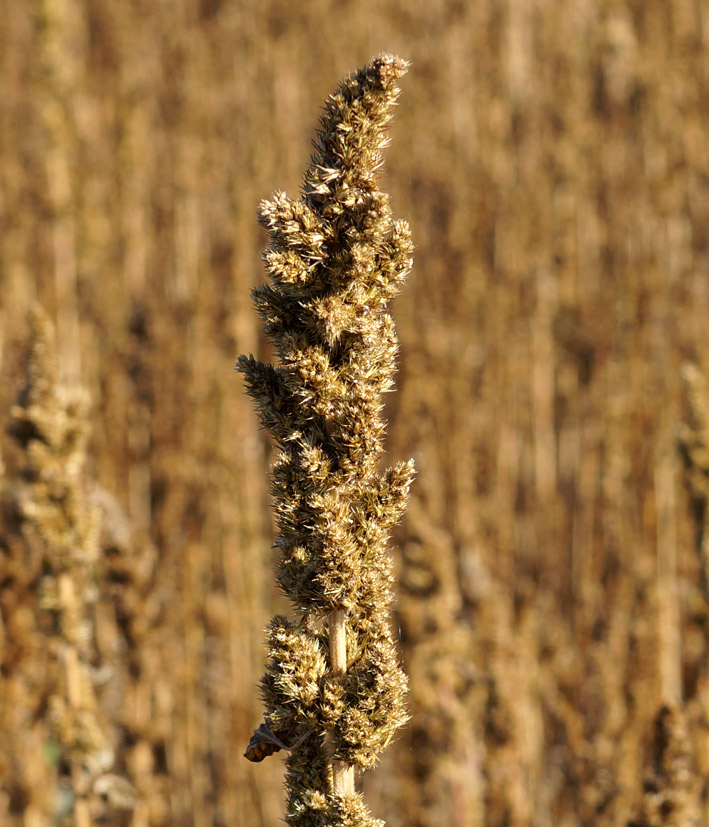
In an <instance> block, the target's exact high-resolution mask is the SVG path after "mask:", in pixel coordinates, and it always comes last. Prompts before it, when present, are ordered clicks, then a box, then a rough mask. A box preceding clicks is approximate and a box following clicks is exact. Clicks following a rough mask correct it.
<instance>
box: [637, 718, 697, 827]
mask: <svg viewBox="0 0 709 827" xmlns="http://www.w3.org/2000/svg"><path fill="white" fill-rule="evenodd" d="M701 788H702V783H701V781H700V777H699V774H698V772H697V767H696V764H695V761H694V758H693V756H692V746H691V739H690V737H689V732H688V730H687V719H686V715H685V714H684V712H683V711H682V710H680V709H673V708H672V707H669V706H663V707H662V708H661V709H660V711H659V712H658V713H657V717H656V719H655V732H654V738H653V744H652V771H651V773H650V774H649V775H648V778H647V779H646V781H645V784H644V789H643V800H642V805H641V808H640V816H639V818H638V819H637V820H636V821H631V822H628V827H700V825H702V824H704V823H705V822H704V820H703V819H702V817H701V813H700V806H699V802H700V794H701Z"/></svg>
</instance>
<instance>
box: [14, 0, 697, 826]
mask: <svg viewBox="0 0 709 827" xmlns="http://www.w3.org/2000/svg"><path fill="white" fill-rule="evenodd" d="M380 51H392V52H395V53H397V54H399V55H401V56H402V57H405V58H407V59H408V60H410V61H412V67H411V69H410V71H409V74H408V75H407V76H406V77H405V78H404V80H403V83H402V86H403V90H404V91H403V94H402V96H401V101H400V104H399V106H398V108H397V112H396V115H395V119H394V122H393V126H392V129H391V147H390V149H389V150H388V151H387V155H386V159H385V166H386V171H385V174H384V182H383V185H384V187H385V188H386V189H388V191H389V192H390V193H391V195H392V200H393V207H394V214H395V216H397V217H402V218H406V219H408V220H409V222H410V224H411V227H412V231H413V235H414V241H415V243H416V245H417V251H416V258H415V267H414V272H413V274H412V276H411V277H410V280H409V283H408V286H407V288H406V289H405V291H404V292H403V293H402V296H401V297H400V298H399V299H398V300H397V302H396V304H395V308H394V314H395V318H396V322H397V328H398V332H399V337H400V342H401V355H400V372H399V375H398V381H397V392H396V393H395V394H392V395H391V396H390V398H389V399H388V415H389V422H390V427H389V438H388V450H389V454H390V457H389V459H390V460H391V461H395V460H399V459H406V458H408V457H409V456H411V455H413V457H414V458H415V460H416V463H417V466H418V469H419V476H418V479H417V481H416V483H415V485H414V490H413V498H412V503H411V507H410V512H409V515H408V518H407V521H406V524H405V525H404V526H403V527H402V528H401V530H400V531H399V534H398V536H397V537H396V542H395V543H394V548H393V553H394V555H395V559H396V563H397V568H398V572H399V578H400V579H399V596H398V603H397V607H396V611H397V615H396V623H397V626H398V633H399V637H400V645H401V654H402V657H403V659H404V661H405V663H406V666H407V669H408V671H409V675H410V680H411V696H410V705H411V715H412V721H411V724H410V725H409V727H408V728H407V729H406V730H404V732H403V734H402V735H401V737H400V738H399V739H398V741H397V742H396V743H395V744H393V745H392V746H391V747H390V749H389V751H388V753H387V755H386V758H385V760H384V762H383V764H382V766H381V767H380V768H379V769H378V770H376V771H375V772H372V773H370V774H368V775H367V776H365V777H364V779H363V780H362V782H361V783H362V784H363V787H364V789H365V793H366V797H367V800H368V803H369V805H370V806H371V808H372V810H373V811H374V812H375V813H376V815H377V816H379V817H383V818H386V820H387V824H388V825H390V827H404V825H407V827H434V826H435V827H438V825H442V824H446V825H455V826H456V827H483V826H485V827H502V826H503V825H509V826H510V827H532V826H534V827H547V825H548V826H549V827H551V825H554V826H555V827H560V826H561V827H581V826H582V825H588V827H590V826H591V825H594V826H595V825H623V826H625V825H627V824H631V823H632V824H635V825H642V826H643V827H649V825H670V824H676V825H702V824H709V803H708V802H707V781H706V779H707V778H709V674H708V658H707V652H708V646H707V643H708V639H709V638H708V634H709V603H708V597H709V594H708V590H707V572H708V571H709V566H708V565H707V560H709V555H708V554H707V551H706V546H705V545H703V540H704V536H703V525H704V515H705V512H706V490H707V488H706V480H707V469H709V459H707V457H709V440H708V439H707V435H709V419H706V418H703V415H704V414H703V411H706V410H709V397H707V394H706V389H705V388H703V386H702V383H701V375H702V373H701V372H702V371H704V370H706V369H708V368H709V340H708V338H707V319H708V313H709V270H708V268H709V139H708V136H709V107H708V106H707V100H708V99H709V98H708V93H709V5H707V4H706V3H704V2H702V0H673V2H671V3H667V2H666V0H470V2H464V0H425V1H424V0H407V2H403V1H402V2H395V1H394V0H383V2H371V1H370V0H362V1H361V2H354V0H309V2H303V3H292V2H287V0H258V2H257V1H256V0H241V1H240V0H27V2H12V0H10V2H8V3H7V4H6V5H5V8H4V11H3V14H2V15H0V100H2V105H0V369H1V371H2V382H0V410H2V411H6V412H7V421H8V422H9V421H10V411H11V409H12V407H13V405H14V403H15V401H16V400H17V398H18V394H19V393H20V390H21V388H22V387H23V386H24V385H25V382H26V379H25V374H26V369H27V358H26V354H27V348H28V341H29V336H30V332H29V331H30V327H29V324H28V311H29V310H30V308H31V307H32V306H33V305H34V304H35V302H39V303H40V304H41V305H42V306H43V307H44V308H45V310H46V311H47V313H48V315H49V317H50V318H51V319H52V321H53V323H54V325H55V327H56V333H57V352H56V364H57V371H58V374H57V381H58V382H59V383H60V384H61V385H63V386H65V387H68V388H74V387H78V386H81V387H83V388H85V389H86V390H87V391H88V393H89V395H90V398H91V400H92V406H91V409H90V413H89V414H88V423H87V425H88V427H89V428H90V437H89V447H88V452H87V456H86V464H85V478H86V481H85V483H84V485H85V487H86V490H88V489H89V488H90V489H91V491H93V494H92V495H91V496H92V497H93V498H94V499H93V500H92V501H94V502H96V501H98V500H100V502H101V503H102V506H101V514H102V519H103V529H102V535H101V541H100V554H99V557H98V559H97V560H96V561H95V564H94V573H93V575H92V576H93V577H94V579H95V584H94V585H95V588H94V591H93V593H92V594H91V595H90V594H89V592H88V591H87V592H86V600H85V605H84V609H83V611H84V614H85V618H84V620H85V623H86V624H88V625H87V628H89V629H90V634H88V635H87V636H85V639H84V642H83V644H82V646H83V647H84V649H83V652H84V655H83V657H85V658H87V659H88V661H90V665H91V667H92V669H93V673H92V674H95V676H98V677H95V680H94V683H95V686H94V689H93V691H94V694H95V696H96V699H97V705H98V711H97V715H98V719H99V720H100V721H101V727H102V731H103V732H104V733H105V734H106V737H107V738H108V740H109V741H110V743H111V744H112V749H113V754H114V760H113V764H112V767H111V772H112V773H113V774H114V775H115V777H116V778H121V779H124V780H125V781H126V782H127V784H129V785H130V787H131V788H132V790H133V793H131V795H129V796H128V798H129V799H130V801H129V803H128V805H126V804H125V802H123V803H121V801H119V800H118V797H117V796H113V797H112V796H111V795H107V794H106V793H105V791H103V793H102V789H103V788H100V787H99V786H97V785H96V784H94V787H93V788H90V789H89V787H90V785H91V784H92V783H93V781H91V779H89V782H87V783H88V785H89V787H87V790H88V791H87V790H84V793H82V794H84V795H85V796H86V797H87V798H88V800H89V805H90V806H89V811H90V813H91V816H90V818H91V821H92V822H95V823H102V824H107V825H128V824H131V825H135V827H148V825H150V827H153V825H155V827H158V826H160V827H161V826H162V825H165V827H167V826H168V825H170V826H171V827H182V826H183V825H184V827H188V825H190V826H191V825H196V827H206V826H207V825H214V826H215V827H221V825H224V826H225V827H226V825H243V827H262V825H263V827H266V826H267V825H268V826H269V827H270V825H275V824H278V823H280V821H279V819H281V818H282V816H283V811H282V798H283V796H282V791H281V775H282V765H281V764H282V762H281V759H280V757H279V756H276V757H273V758H269V759H268V760H267V761H265V762H264V763H263V764H259V765H252V764H249V763H248V762H247V761H246V760H245V759H244V758H243V757H242V753H243V751H244V749H245V747H246V744H247V742H248V739H249V736H250V734H251V732H252V731H253V729H254V727H256V726H257V725H258V723H259V722H260V720H261V716H262V710H261V704H260V700H259V691H258V685H257V684H258V680H259V677H260V675H261V673H262V669H263V659H264V647H263V629H264V627H265V626H266V624H267V623H268V621H269V619H270V617H271V615H272V614H273V612H274V611H276V610H283V609H284V608H285V607H284V602H283V598H282V597H280V596H279V595H278V594H277V593H276V590H275V587H274V585H273V573H272V562H273V553H274V552H273V551H272V550H271V538H272V525H271V512H270V504H269V495H268V476H267V472H268V467H269V462H270V457H271V448H270V446H269V444H268V441H267V438H266V436H265V434H264V433H263V432H262V431H259V430H258V426H257V422H256V417H255V415H254V413H253V411H252V410H251V405H250V402H249V401H248V399H247V398H246V396H245V394H244V392H243V387H242V383H241V381H240V379H239V377H238V376H237V375H236V374H235V373H233V371H232V366H233V363H234V360H235V358H236V356H237V355H238V354H239V353H249V352H253V353H254V354H256V355H258V356H260V357H262V358H270V353H269V349H268V345H267V343H266V342H265V341H264V340H263V339H262V336H261V333H260V329H259V322H258V318H257V315H256V313H255V311H254V310H253V308H252V305H251V301H250V297H249V291H250V290H251V288H252V287H253V286H254V285H255V284H257V283H260V282H262V281H263V280H264V278H265V276H264V271H263V268H262V265H261V262H260V253H261V251H262V249H263V248H264V246H265V243H266V238H265V233H264V232H263V231H262V230H260V229H259V228H258V227H257V225H256V220H255V215H256V206H257V204H258V202H259V200H260V199H261V198H264V197H268V196H269V195H270V194H271V192H272V191H273V190H276V189H283V190H285V191H287V192H288V193H290V194H291V195H296V194H297V192H298V189H299V187H300V183H301V176H302V174H303V172H304V170H305V167H306V164H307V161H308V158H309V149H310V143H309V142H310V140H311V139H312V137H313V133H314V129H315V126H316V123H317V117H318V112H319V106H320V104H321V102H322V99H323V98H324V97H325V96H326V95H327V94H328V93H329V92H330V91H332V90H333V89H334V87H335V85H336V83H337V81H338V80H339V79H340V78H342V77H343V76H344V75H345V74H347V73H349V72H350V71H353V70H354V69H356V68H357V67H358V66H360V65H362V64H363V63H365V62H367V61H368V60H369V59H370V58H371V57H372V56H373V55H375V54H377V53H378V52H380ZM687 362H692V363H695V364H696V365H697V366H698V367H699V371H700V372H699V373H697V372H696V371H693V370H691V369H690V370H688V371H687V370H685V373H684V375H685V376H686V377H688V378H687V379H686V380H683V373H682V367H683V365H684V364H685V363H687ZM687 382H689V384H690V386H691V388H694V392H693V394H690V397H689V398H688V396H687V393H686V387H685V385H686V384H687ZM690 402H691V404H690ZM703 405H706V407H705V408H703ZM683 423H685V424H684V425H683ZM703 429H704V430H703ZM680 437H681V438H682V440H683V441H682V440H681V439H680ZM682 445H684V449H683V450H680V449H681V447H682ZM21 453H22V451H21V450H19V451H18V446H17V444H16V443H14V442H13V440H12V439H11V438H10V436H7V437H6V438H5V440H4V443H3V450H2V457H3V465H4V490H5V508H4V512H3V513H4V517H3V525H2V531H3V539H2V541H1V542H0V741H1V742H2V743H0V823H2V824H3V825H5V824H7V825H9V827H17V826H18V825H28V827H35V825H37V826H39V825H44V824H51V823H59V821H61V818H62V815H61V813H62V812H67V813H70V811H71V800H72V798H71V796H72V784H73V785H74V787H75V786H76V784H77V783H78V782H77V777H78V776H77V775H76V772H75V771H76V769H77V767H76V759H72V760H69V759H67V758H66V757H62V756H61V749H60V750H58V751H57V750H56V749H55V750H53V749H52V747H53V746H56V739H55V738H54V736H52V730H51V727H49V724H48V723H47V722H48V719H49V718H50V717H51V716H50V715H49V713H48V708H49V707H50V706H51V704H50V702H49V698H50V697H51V694H52V692H53V691H55V690H56V678H55V677H53V676H55V671H54V670H55V666H56V661H57V659H58V658H60V657H61V652H59V654H58V650H57V649H56V647H55V648H52V646H48V644H47V636H48V632H47V627H46V622H44V621H43V619H42V618H43V617H44V615H43V613H46V601H45V603H44V604H43V602H42V589H41V584H42V580H43V577H45V576H46V564H45V563H43V562H42V559H43V558H42V555H41V552H38V551H37V549H36V544H34V545H33V543H32V542H31V541H30V540H31V538H30V534H31V531H29V529H27V527H26V526H25V523H26V519H25V518H19V517H18V512H17V509H15V511H13V508H12V507H10V506H11V504H12V502H15V501H16V500H17V496H18V495H17V485H18V480H20V479H21V476H22V470H21V469H22V467H23V466H22V460H21V458H20V456H19V455H20V454H21ZM683 457H684V459H683ZM689 472H691V473H689ZM13 497H14V498H15V499H14V500H13ZM97 498H98V499H97ZM8 503H10V505H8ZM23 520H24V522H23ZM23 526H24V527H23ZM28 538H29V539H28ZM103 769H105V767H104V768H103ZM101 771H103V770H101ZM91 777H92V778H94V776H91ZM94 780H95V778H94ZM62 790H63V791H64V792H65V795H64V798H62V796H61V795H60V793H61V792H62ZM73 793H74V794H77V791H76V789H74V790H73ZM62 801H64V802H65V803H64V804H61V802H62ZM66 801H68V802H69V803H68V804H67V803H66ZM58 802H59V803H58ZM62 807H63V808H64V809H63V810H62ZM66 818H68V819H69V821H68V823H72V822H71V818H72V817H71V815H70V814H69V815H66ZM53 820H54V821H53Z"/></svg>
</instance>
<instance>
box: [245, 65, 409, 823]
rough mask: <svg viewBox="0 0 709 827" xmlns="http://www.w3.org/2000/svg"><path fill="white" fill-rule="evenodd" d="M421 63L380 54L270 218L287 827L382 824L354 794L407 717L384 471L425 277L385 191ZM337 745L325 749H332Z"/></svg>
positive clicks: (346, 84)
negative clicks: (406, 308) (391, 305)
mask: <svg viewBox="0 0 709 827" xmlns="http://www.w3.org/2000/svg"><path fill="white" fill-rule="evenodd" d="M406 67H407V64H406V62H405V61H403V60H401V59H399V58H397V57H394V56H392V55H387V54H384V55H381V56H379V57H378V58H376V59H375V60H373V61H372V62H371V63H370V64H368V65H367V66H365V67H364V68H362V69H360V70H359V71H358V72H356V73H354V74H353V75H351V76H350V77H348V78H347V79H346V80H345V81H343V82H342V83H341V84H340V86H339V87H338V89H337V91H336V92H335V93H334V94H333V95H332V96H331V97H330V98H329V99H328V101H327V102H326V104H325V109H324V114H323V116H322V118H321V126H320V129H319V131H318V136H317V140H316V142H315V154H314V156H313V158H312V162H311V165H310V167H309V168H308V171H307V173H306V175H305V183H304V195H303V197H302V198H301V199H300V200H298V201H294V200H291V199H289V198H288V197H287V196H286V195H285V194H282V193H277V194H276V195H275V196H274V198H273V200H272V201H266V202H263V203H262V204H261V208H260V218H261V222H262V224H263V225H264V227H266V229H267V230H268V232H269V235H270V238H271V245H270V247H269V249H268V251H267V252H266V254H265V256H264V259H265V262H266V265H267V268H268V271H269V275H270V276H271V280H272V286H268V285H265V286H262V287H259V288H257V289H256V290H255V291H254V298H255V302H256V306H257V308H258V311H259V313H260V314H261V317H262V318H263V321H264V325H265V329H266V331H267V333H268V334H269V335H270V336H271V338H272V339H273V341H274V343H275V346H276V349H277V352H278V356H279V357H280V365H279V366H278V367H273V366H271V365H269V364H265V363H263V362H259V361H256V360H255V359H254V358H253V357H245V356H242V357H240V359H239V363H238V368H239V370H240V371H241V372H242V373H243V374H244V376H245V380H246V384H247V388H248V391H249V393H250V395H251V396H252V397H253V398H254V399H255V400H256V403H257V408H258V413H259V416H260V419H261V421H262V423H263V424H264V425H265V426H266V427H267V428H268V429H269V430H270V432H271V433H272V435H273V436H274V437H275V439H276V440H277V442H278V443H279V445H280V447H281V453H280V455H279V457H278V460H277V462H276V465H275V467H274V474H273V495H274V497H275V508H276V515H277V520H278V528H279V536H278V540H277V546H278V548H279V551H280V561H279V564H278V582H279V584H280V585H281V587H282V589H283V591H284V592H285V593H286V595H287V596H288V597H289V599H290V600H291V603H292V605H293V607H294V609H295V610H296V611H297V612H298V614H299V615H300V617H299V619H298V620H290V619H288V618H286V617H282V616H277V617H275V618H274V619H273V620H272V622H271V626H270V630H269V636H268V643H269V664H268V668H267V672H266V675H265V677H264V678H263V681H262V688H263V695H264V700H265V703H266V720H267V724H268V725H270V727H272V729H273V732H274V734H276V735H278V739H279V740H280V741H281V743H283V744H285V745H286V746H289V745H290V746H292V749H290V755H289V757H288V776H287V788H288V796H289V800H288V816H287V817H288V822H289V823H290V824H291V825H294V826H295V825H297V827H315V825H326V824H327V825H340V827H345V825H349V826H350V827H355V825H357V827H360V825H361V826H362V827H364V825H374V824H377V823H380V822H376V821H375V820H374V819H372V817H371V816H370V815H369V813H368V811H367V809H366V807H365V805H364V803H363V801H362V799H361V796H360V795H358V794H357V793H356V792H355V788H354V768H355V767H359V768H361V769H366V768H369V767H372V766H373V765H374V764H375V762H376V760H377V756H378V755H379V753H380V752H381V751H382V750H383V749H384V748H385V747H386V746H387V744H388V743H389V741H390V740H391V738H392V736H393V734H394V732H395V731H396V729H397V728H398V727H399V726H401V725H402V724H403V723H404V722H405V720H406V718H407V714H406V710H405V706H404V696H405V692H406V685H407V683H406V678H405V676H404V674H403V672H402V670H401V668H400V666H399V664H398V662H397V658H396V653H395V650H394V643H393V640H392V636H391V632H390V630H389V620H388V613H389V607H390V604H391V600H392V585H393V575H392V566H391V561H390V559H389V556H388V554H387V549H386V543H387V538H388V533H389V530H390V529H391V527H392V526H393V525H394V524H395V523H396V522H397V521H398V520H399V519H400V517H401V516H402V514H403V512H404V510H405V507H406V501H407V496H408V490H409V486H410V484H411V481H412V479H413V475H414V468H413V464H412V463H411V462H408V463H400V464H398V465H397V466H395V467H394V468H392V469H389V470H387V471H386V472H384V473H380V472H379V471H378V465H379V460H380V458H381V454H382V450H383V446H382V435H383V432H384V422H383V420H382V418H381V409H382V404H383V403H382V398H381V395H382V393H384V392H386V391H388V390H390V389H391V387H392V384H393V376H394V369H395V356H396V350H397V343H396V336H395V332H394V325H393V322H392V319H391V316H390V315H389V314H388V312H387V310H386V307H387V304H388V302H389V301H390V300H391V299H392V298H393V296H394V295H396V293H397V292H398V291H399V289H400V288H401V285H402V284H403V281H404V279H405V277H406V274H407V273H408V271H409V269H410V267H411V254H412V245H411V240H410V235H409V228H408V226H407V224H406V223H405V222H403V221H394V220H393V219H392V216H391V210H390V207H389V201H388V196H387V195H386V194H385V193H383V192H382V191H381V190H379V189H378V188H377V186H376V176H377V171H378V170H379V168H380V166H381V151H382V148H383V147H384V146H385V144H386V136H385V127H386V125H387V123H388V121H389V119H390V117H391V108H392V106H393V105H394V102H395V101H396V98H397V96H398V94H399V89H398V88H397V86H396V82H397V80H398V78H399V77H400V76H401V75H402V74H403V73H404V72H405V71H406ZM323 736H326V737H323Z"/></svg>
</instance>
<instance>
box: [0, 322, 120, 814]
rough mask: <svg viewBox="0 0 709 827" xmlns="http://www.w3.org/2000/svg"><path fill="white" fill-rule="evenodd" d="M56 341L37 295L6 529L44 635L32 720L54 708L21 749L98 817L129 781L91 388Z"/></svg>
mask: <svg viewBox="0 0 709 827" xmlns="http://www.w3.org/2000/svg"><path fill="white" fill-rule="evenodd" d="M55 353H56V350H55V343H54V330H53V328H52V325H51V323H50V322H49V319H48V317H47V316H46V314H45V313H44V311H43V310H41V309H40V308H39V307H37V308H35V310H34V312H33V315H32V345H31V350H30V355H29V359H28V366H27V384H26V387H25V388H24V390H23V391H22V393H21V395H20V398H19V400H18V403H17V404H16V405H15V406H14V407H13V409H12V412H11V418H10V422H9V425H8V432H9V434H10V435H11V436H12V437H13V438H14V440H15V441H16V443H17V444H18V446H19V449H20V451H19V459H18V469H17V470H18V473H17V474H16V475H15V477H14V478H13V480H12V481H11V482H10V483H8V485H7V487H6V490H5V492H4V493H5V497H4V516H5V523H6V526H7V528H8V529H9V532H8V534H7V535H6V536H5V537H4V538H3V544H4V545H5V554H4V555H3V557H2V575H3V576H2V581H3V587H4V591H5V593H6V594H7V596H8V597H9V598H12V592H13V591H15V592H16V594H15V597H17V593H18V592H21V590H20V589H18V587H17V586H18V584H17V582H16V578H18V577H21V576H22V575H23V574H24V578H25V579H26V578H27V572H28V573H29V575H30V578H29V580H28V581H27V583H26V587H27V589H28V593H30V594H31V595H32V598H34V599H33V600H31V601H30V602H29V604H28V605H27V606H25V607H24V608H25V609H26V610H29V611H30V612H31V613H32V615H34V623H33V624H32V625H33V626H34V625H35V624H36V627H35V628H26V629H25V630H24V632H25V633H26V634H27V635H28V636H31V637H33V638H34V641H27V642H26V644H27V645H29V646H32V647H33V648H34V653H33V654H34V658H35V661H36V662H35V663H34V665H33V669H34V670H35V671H34V674H32V673H30V674H28V673H27V672H25V673H24V675H22V677H24V679H25V691H26V698H25V700H24V702H23V703H22V704H21V709H22V711H23V712H24V713H25V714H26V715H27V716H28V723H30V724H31V725H34V724H39V726H40V729H42V724H41V721H42V719H44V720H45V721H46V724H47V726H46V729H45V730H44V735H45V737H44V738H43V743H42V750H43V752H42V753H41V754H39V755H34V756H30V755H27V754H24V755H23V757H22V759H21V760H26V761H27V763H28V767H31V765H32V764H33V763H34V764H35V765H36V770H35V772H37V771H39V775H40V776H41V775H42V772H41V770H38V768H39V767H41V766H42V763H43V762H44V763H47V762H48V763H49V764H50V765H52V764H55V765H56V773H57V776H58V784H59V786H58V787H57V789H56V792H55V793H54V796H53V800H52V799H51V798H48V799H47V801H46V806H47V807H48V808H50V809H51V811H52V813H53V816H54V819H55V821H56V823H58V824H63V823H65V819H68V821H67V823H73V824H75V825H76V827H88V825H90V824H91V823H92V822H93V819H94V816H95V815H98V814H100V813H103V812H104V810H105V807H104V806H103V803H102V801H101V795H103V794H104V793H105V792H106V791H107V790H108V789H109V788H111V789H113V788H114V787H115V786H116V782H117V781H118V779H117V777H114V776H112V775H111V774H110V773H109V772H108V771H109V770H110V769H111V767H112V765H113V762H114V758H115V755H114V750H113V747H112V745H111V744H110V742H109V739H108V736H107V735H106V727H105V725H104V723H102V721H101V716H100V713H99V708H98V703H97V698H96V693H95V690H94V683H95V681H94V672H95V667H96V660H97V658H96V649H95V642H94V638H93V628H92V606H93V604H94V603H95V602H96V600H97V599H98V597H99V590H98V583H97V576H98V572H97V561H98V557H99V535H100V529H101V522H100V510H99V509H98V508H97V507H96V505H95V504H94V502H93V501H92V499H91V497H90V495H89V491H88V489H87V483H86V480H85V477H84V464H85V459H86V440H87V435H88V424H87V423H88V420H87V412H88V399H87V396H86V394H85V393H84V392H83V391H81V390H76V391H73V390H69V389H66V388H64V387H62V386H60V385H59V384H58V382H57V377H56V364H55ZM23 568H24V569H26V572H21V569H23ZM28 596H29V594H28ZM3 609H5V611H4V612H3V615H5V617H3V621H4V623H5V624H7V627H8V636H9V638H10V643H11V646H10V652H12V650H13V648H14V646H22V641H21V635H20V634H19V632H20V630H19V629H17V618H15V617H12V616H10V611H8V609H9V606H8V604H7V603H5V605H4V606H3ZM15 611H17V609H15ZM16 636H17V637H20V639H19V640H18V639H16ZM13 638H15V639H13ZM12 644H14V646H13V645H12ZM8 665H9V664H5V668H6V669H7V667H8ZM38 679H39V680H38ZM35 681H38V682H35ZM33 717H34V721H32V718H33ZM52 775H53V773H51V772H50V775H49V778H50V779H51V777H52ZM51 786H53V785H50V788H51ZM62 790H63V791H64V794H61V793H60V791H62ZM99 791H103V792H99ZM107 797H108V796H107ZM129 806H130V805H129Z"/></svg>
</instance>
